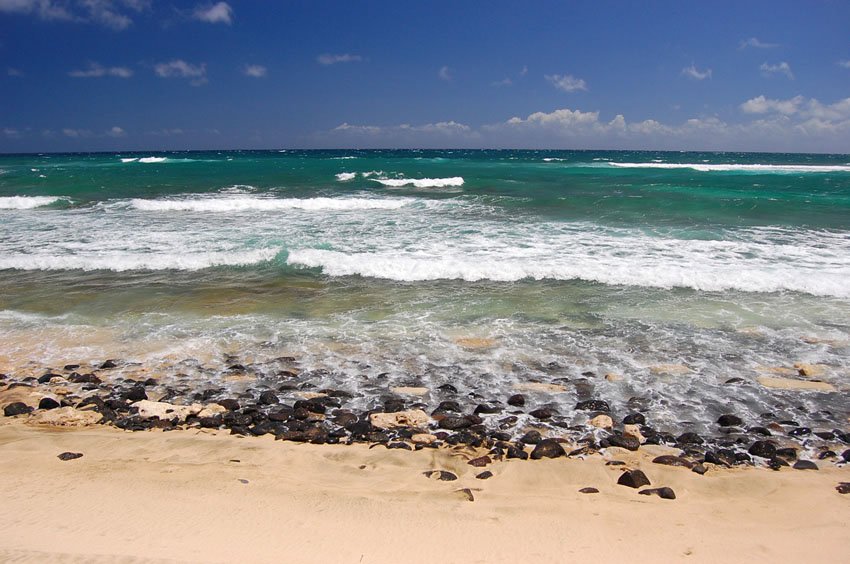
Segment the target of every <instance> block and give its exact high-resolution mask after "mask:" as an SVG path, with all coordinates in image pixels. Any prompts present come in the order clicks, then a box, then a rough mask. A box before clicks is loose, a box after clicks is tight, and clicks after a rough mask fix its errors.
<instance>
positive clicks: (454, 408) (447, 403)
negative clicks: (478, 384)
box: [434, 400, 463, 413]
mask: <svg viewBox="0 0 850 564" xmlns="http://www.w3.org/2000/svg"><path fill="white" fill-rule="evenodd" d="M446 411H448V412H451V413H460V412H462V411H463V409H462V408H461V407H460V404H459V403H458V402H456V401H454V400H444V401H441V402H440V404H439V405H438V406H437V409H435V410H434V413H440V412H446Z"/></svg>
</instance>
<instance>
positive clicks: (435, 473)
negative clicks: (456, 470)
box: [422, 470, 457, 482]
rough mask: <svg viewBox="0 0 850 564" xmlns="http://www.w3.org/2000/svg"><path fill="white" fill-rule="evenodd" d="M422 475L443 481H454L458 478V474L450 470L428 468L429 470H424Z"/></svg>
mask: <svg viewBox="0 0 850 564" xmlns="http://www.w3.org/2000/svg"><path fill="white" fill-rule="evenodd" d="M422 475H423V476H425V477H426V478H430V479H431V480H439V481H441V482H454V481H455V480H457V475H456V474H453V473H451V472H449V471H448V470H428V471H427V472H422Z"/></svg>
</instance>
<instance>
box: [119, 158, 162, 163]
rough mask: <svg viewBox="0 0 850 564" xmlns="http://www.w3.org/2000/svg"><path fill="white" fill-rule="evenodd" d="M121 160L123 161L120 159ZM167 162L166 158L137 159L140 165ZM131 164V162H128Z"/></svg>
mask: <svg viewBox="0 0 850 564" xmlns="http://www.w3.org/2000/svg"><path fill="white" fill-rule="evenodd" d="M122 160H123V159H122ZM167 160H168V157H142V158H140V159H139V162H140V163H145V164H148V163H164V162H165V161H167ZM128 162H131V161H128Z"/></svg>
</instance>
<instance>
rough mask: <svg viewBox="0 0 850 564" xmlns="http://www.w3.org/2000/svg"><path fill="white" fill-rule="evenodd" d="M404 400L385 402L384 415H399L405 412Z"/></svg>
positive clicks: (393, 399) (391, 399)
mask: <svg viewBox="0 0 850 564" xmlns="http://www.w3.org/2000/svg"><path fill="white" fill-rule="evenodd" d="M404 407H405V406H404V400H403V399H401V398H390V399H388V400H386V401H385V402H384V413H398V412H400V411H404Z"/></svg>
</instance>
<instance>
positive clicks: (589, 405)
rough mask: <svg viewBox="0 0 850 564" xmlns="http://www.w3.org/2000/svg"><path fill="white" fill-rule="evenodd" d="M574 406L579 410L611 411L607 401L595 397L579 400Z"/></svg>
mask: <svg viewBox="0 0 850 564" xmlns="http://www.w3.org/2000/svg"><path fill="white" fill-rule="evenodd" d="M575 408H576V409H578V410H581V411H602V412H604V413H608V412H610V411H611V407H610V406H609V405H608V402H606V401H602V400H595V399H592V400H586V401H580V402H578V403H577V404H576V407H575Z"/></svg>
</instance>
